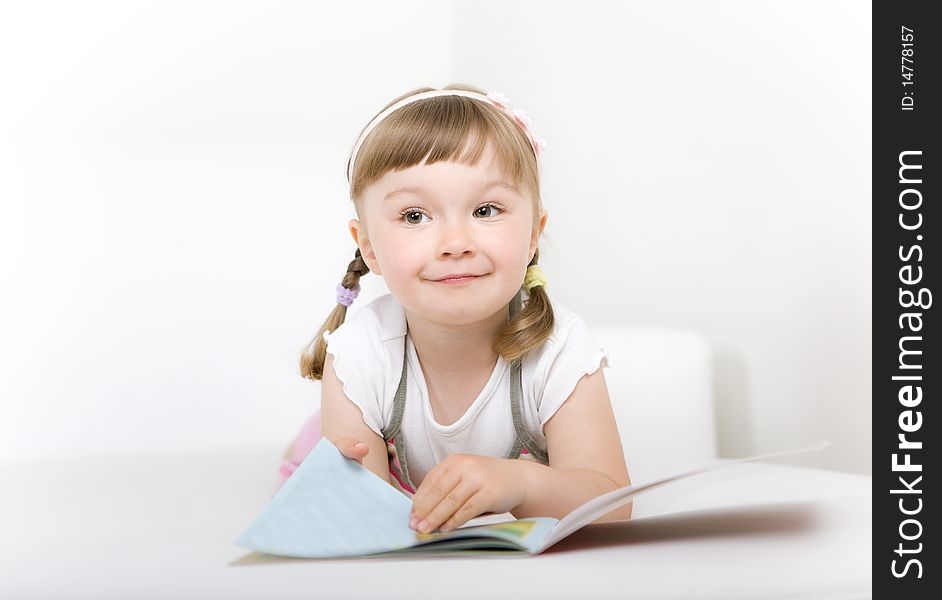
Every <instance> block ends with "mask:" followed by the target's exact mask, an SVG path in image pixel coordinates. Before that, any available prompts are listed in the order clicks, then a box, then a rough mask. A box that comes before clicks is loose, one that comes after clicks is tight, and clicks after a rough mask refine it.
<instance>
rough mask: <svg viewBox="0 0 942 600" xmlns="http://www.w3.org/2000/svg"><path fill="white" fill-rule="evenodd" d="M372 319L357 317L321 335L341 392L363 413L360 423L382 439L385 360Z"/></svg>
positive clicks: (364, 316)
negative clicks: (325, 343)
mask: <svg viewBox="0 0 942 600" xmlns="http://www.w3.org/2000/svg"><path fill="white" fill-rule="evenodd" d="M374 321H375V320H374V319H371V318H369V316H368V315H365V314H364V315H361V314H357V315H355V317H354V318H353V319H352V320H350V321H347V322H345V323H343V324H342V325H341V326H340V327H338V328H337V329H336V330H334V331H333V332H332V333H329V334H325V335H324V339H325V340H326V341H327V353H328V354H330V355H332V356H333V357H334V372H335V373H336V374H337V378H338V379H339V380H340V382H341V383H342V384H343V392H344V394H345V395H346V396H347V398H349V399H350V401H351V402H353V403H354V404H355V405H356V406H357V407H358V408H359V409H360V412H362V413H363V422H364V423H366V424H367V426H369V428H370V429H372V430H373V431H374V432H375V433H376V434H377V435H378V436H380V437H382V435H383V426H384V423H383V406H382V398H383V389H384V373H385V370H384V368H385V364H386V362H385V356H384V354H383V347H382V343H381V341H380V335H379V331H378V329H377V325H376V323H375V322H374Z"/></svg>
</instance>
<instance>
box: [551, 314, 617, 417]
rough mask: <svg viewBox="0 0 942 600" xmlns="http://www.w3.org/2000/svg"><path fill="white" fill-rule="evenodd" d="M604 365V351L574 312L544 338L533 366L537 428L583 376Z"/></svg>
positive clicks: (607, 357)
mask: <svg viewBox="0 0 942 600" xmlns="http://www.w3.org/2000/svg"><path fill="white" fill-rule="evenodd" d="M608 366H610V365H609V356H608V351H606V350H605V349H604V348H602V347H600V346H599V345H598V343H597V342H596V341H595V338H594V337H593V336H592V333H591V331H589V327H588V325H587V324H586V322H585V320H584V319H582V317H580V316H579V315H576V314H573V315H572V316H570V317H569V319H568V320H567V321H566V322H565V323H564V324H563V325H562V326H561V327H559V328H558V329H557V331H556V332H555V333H554V334H553V336H552V337H550V338H549V339H548V340H547V341H546V348H545V349H544V351H543V352H542V354H541V356H540V359H539V363H538V365H537V368H536V375H537V377H536V380H535V383H536V399H537V414H538V415H539V417H540V428H541V429H542V427H543V426H544V425H545V424H546V422H547V421H549V420H550V418H551V417H552V416H553V415H554V414H556V411H557V410H559V407H560V406H562V405H563V404H564V403H565V402H566V400H567V399H568V398H569V396H570V395H571V394H572V392H573V390H575V389H576V384H577V383H579V380H580V379H582V376H583V375H586V374H590V373H594V372H595V371H596V370H597V369H599V367H608Z"/></svg>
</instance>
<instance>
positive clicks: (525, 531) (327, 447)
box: [236, 438, 830, 558]
mask: <svg viewBox="0 0 942 600" xmlns="http://www.w3.org/2000/svg"><path fill="white" fill-rule="evenodd" d="M829 445H830V442H819V443H817V444H814V445H812V446H808V447H804V448H799V449H796V450H786V451H783V452H774V453H771V454H763V455H758V456H751V457H748V458H739V459H733V460H725V461H721V462H717V463H715V464H712V465H707V466H704V467H701V468H699V469H694V470H691V471H686V472H683V473H679V474H676V475H671V476H668V477H664V478H661V479H657V480H655V481H651V482H648V483H643V484H636V485H630V486H627V487H623V488H619V489H617V490H612V491H611V492H608V493H606V494H602V495H601V496H598V497H596V498H593V499H591V500H589V501H588V502H586V503H585V504H583V505H582V506H579V507H578V508H576V509H575V510H573V511H572V512H570V513H569V514H568V515H566V516H565V517H563V518H562V519H554V518H550V517H533V518H526V519H516V520H510V521H506V522H503V523H491V524H485V525H468V524H466V525H465V526H463V527H459V528H457V529H455V530H452V531H448V532H431V533H419V532H417V531H415V530H414V529H411V528H410V527H409V513H410V511H411V510H412V500H411V499H409V498H407V497H406V496H405V495H403V494H402V493H401V492H399V491H398V490H396V489H395V488H393V487H392V486H391V485H389V484H388V483H386V482H385V481H383V480H382V479H381V478H379V477H377V476H376V475H375V474H374V473H373V472H371V471H370V470H369V469H367V468H366V467H364V466H362V465H361V464H360V463H358V462H356V461H355V460H353V459H350V458H347V457H345V456H343V455H342V454H341V453H340V451H339V450H338V449H337V447H336V446H334V445H333V444H332V443H331V442H330V441H329V440H327V439H326V438H321V440H320V441H319V442H318V444H317V446H316V447H315V448H314V450H312V451H311V453H310V454H309V455H308V456H307V458H305V459H304V461H303V462H302V463H301V465H300V466H299V467H298V469H297V470H296V471H295V472H294V474H293V475H292V476H291V477H290V478H289V479H288V480H287V481H286V482H285V483H284V485H283V486H282V487H281V489H280V490H278V493H276V494H275V496H274V497H273V498H272V499H271V501H269V503H268V505H267V506H266V507H265V508H264V509H263V510H262V512H261V514H259V515H258V517H257V518H256V519H255V521H254V522H253V523H252V524H251V526H250V527H249V528H248V529H247V530H246V531H245V533H243V534H242V536H241V537H239V539H238V540H236V544H238V545H239V546H242V547H244V548H248V549H251V550H256V551H258V552H262V553H265V554H271V555H278V556H291V557H299V558H333V557H344V556H347V557H349V556H364V555H388V554H396V555H401V554H404V553H433V554H440V553H446V554H451V553H454V554H460V555H464V554H478V553H485V552H486V553H489V554H494V553H501V552H510V553H528V554H539V553H541V552H543V551H544V550H546V549H547V548H549V547H550V546H552V545H553V544H555V543H556V542H558V541H560V540H561V539H563V538H565V537H566V536H568V535H570V534H572V533H573V532H575V531H577V530H579V529H581V528H582V527H584V526H585V525H588V524H589V523H591V522H593V521H595V520H596V519H598V518H599V517H601V516H603V515H605V514H608V513H609V512H611V511H613V510H615V509H616V508H618V507H619V506H622V505H624V504H627V503H628V502H629V501H631V499H632V498H633V497H634V496H637V495H638V494H640V493H642V492H645V491H648V490H651V489H654V488H656V487H660V486H662V485H665V484H668V483H671V482H672V481H677V480H679V479H684V478H686V477H690V476H692V475H696V474H698V473H703V472H706V471H711V470H714V469H720V468H723V467H727V466H730V465H734V464H737V463H742V462H747V461H754V460H762V459H766V458H772V457H776V456H783V455H786V454H800V453H803V452H811V451H815V450H821V449H823V448H826V447H827V446H829Z"/></svg>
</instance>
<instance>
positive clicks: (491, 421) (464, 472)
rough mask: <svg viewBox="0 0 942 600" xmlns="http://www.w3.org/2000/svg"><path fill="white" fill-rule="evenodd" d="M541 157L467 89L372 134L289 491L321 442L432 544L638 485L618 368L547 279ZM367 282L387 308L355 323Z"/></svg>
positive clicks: (491, 99) (431, 97) (372, 307)
mask: <svg viewBox="0 0 942 600" xmlns="http://www.w3.org/2000/svg"><path fill="white" fill-rule="evenodd" d="M544 146H545V143H544V142H543V140H542V139H541V138H540V137H539V136H538V135H537V134H536V133H535V132H533V131H532V129H531V128H530V119H529V118H528V117H527V115H526V113H524V112H523V111H522V110H513V109H511V108H510V107H509V106H508V101H507V98H506V97H505V96H503V95H502V94H500V93H499V92H492V93H490V94H485V93H484V92H483V91H481V90H479V89H477V88H474V87H471V86H466V85H451V86H448V87H446V88H444V89H441V90H436V89H434V88H420V89H417V90H415V91H413V92H409V93H408V94H406V95H404V96H401V97H399V98H397V99H396V100H394V101H393V102H391V103H390V104H388V105H387V106H386V107H385V108H384V109H383V110H382V111H381V112H380V113H379V114H378V115H376V116H375V117H374V118H373V119H372V120H371V121H370V122H369V124H368V125H367V126H366V127H365V128H364V129H363V131H362V132H361V133H360V137H359V139H358V140H357V142H356V144H355V145H354V147H353V151H352V152H351V154H350V158H349V160H348V162H347V179H348V181H349V183H350V197H351V199H352V200H353V203H354V205H355V207H356V215H357V217H359V219H351V221H350V222H349V228H350V233H351V234H352V236H353V239H354V241H355V242H356V244H357V246H358V249H357V250H356V253H355V258H354V259H353V261H352V262H350V264H349V265H348V266H347V273H346V275H345V276H344V277H343V279H342V281H341V282H340V283H339V284H338V285H337V306H336V307H335V308H334V310H333V312H332V313H331V314H330V316H329V317H328V318H327V320H326V321H325V323H324V324H323V325H322V326H321V328H320V330H319V331H318V332H317V335H315V336H314V339H313V340H312V341H311V343H310V345H309V346H308V348H307V349H306V350H305V351H304V352H303V353H302V356H301V373H302V375H304V376H305V377H307V378H310V379H314V380H321V383H322V397H321V407H320V415H317V414H315V415H314V416H313V417H312V418H311V419H310V420H309V421H308V422H307V424H306V425H305V426H304V428H303V429H302V431H301V434H300V435H299V437H298V439H297V440H296V441H295V443H294V447H293V449H292V450H290V451H289V453H288V455H287V456H286V459H287V460H286V461H285V462H284V464H282V467H281V473H282V482H283V481H284V480H285V479H287V477H290V476H291V474H292V473H293V472H294V469H295V468H296V467H297V466H298V465H299V464H300V463H301V461H302V460H303V459H304V457H305V456H307V454H308V453H309V452H310V451H311V449H312V448H313V447H314V446H315V445H316V444H317V442H318V440H319V439H320V437H321V435H323V436H325V437H326V438H327V439H329V440H330V441H331V442H332V443H333V444H334V445H335V446H336V447H337V448H338V449H339V450H340V452H341V453H342V454H343V455H345V456H347V457H348V458H351V459H354V460H356V461H358V462H360V464H362V465H363V466H364V467H366V468H368V469H369V470H370V471H372V472H373V473H375V474H376V475H377V476H379V477H380V478H381V479H383V480H385V481H387V482H388V483H389V484H390V485H392V486H393V487H395V488H396V489H398V490H399V491H401V492H402V493H403V494H406V495H407V496H409V497H411V498H412V501H413V510H412V517H413V518H412V521H411V523H410V525H411V526H412V527H413V528H415V529H417V530H418V531H421V532H429V531H434V530H436V529H439V530H441V531H448V530H451V529H455V528H456V527H459V526H461V525H462V524H463V523H465V522H467V521H468V520H470V519H473V518H475V517H477V516H479V515H481V514H484V513H504V512H511V513H512V514H513V515H514V516H515V517H517V518H523V517H527V516H541V517H554V518H562V517H563V516H565V515H566V514H567V513H568V512H569V511H570V510H572V509H573V508H575V507H577V506H578V505H580V504H582V503H583V502H585V501H587V500H589V499H590V498H593V497H595V496H598V495H600V494H603V493H605V492H608V491H611V490H613V489H615V488H616V487H622V486H626V485H629V484H630V481H629V478H628V471H627V467H626V465H625V459H624V456H623V451H622V446H621V441H620V438H619V434H618V429H617V427H616V424H615V419H614V416H613V414H612V409H611V404H610V401H609V397H608V391H607V388H606V385H605V378H604V375H603V373H602V369H601V368H600V367H601V366H602V361H603V360H606V361H607V359H608V355H607V353H606V352H605V350H604V349H601V348H599V347H598V345H597V344H596V343H595V341H594V339H593V338H592V336H591V334H590V332H589V330H588V327H587V325H586V323H585V321H584V320H583V319H582V318H581V317H579V316H578V315H575V314H573V313H572V312H570V311H569V310H568V309H566V308H565V307H564V306H562V305H560V304H559V303H558V302H556V301H555V300H553V299H551V298H550V297H549V296H548V295H547V293H546V278H545V277H544V276H543V274H542V273H541V271H540V269H539V267H538V266H537V260H538V258H539V249H538V247H537V242H538V240H539V236H540V235H541V234H542V232H543V228H544V227H545V225H546V218H547V213H546V211H545V210H543V209H542V203H541V199H540V161H539V157H540V152H541V150H542V149H543V147H544ZM371 271H372V272H373V273H376V274H377V275H382V276H383V278H384V280H385V283H386V284H387V286H388V288H389V290H390V291H391V293H390V294H386V295H384V296H381V297H379V298H377V299H375V300H373V301H372V302H370V303H368V304H366V305H365V306H363V307H362V308H360V309H359V310H358V311H356V312H355V313H354V314H353V315H352V317H351V319H350V320H349V321H347V320H346V314H347V307H349V306H350V305H351V303H352V302H353V300H354V298H356V296H357V293H358V292H359V290H360V286H359V284H358V282H359V280H360V277H362V276H363V275H365V274H366V273H369V272H371ZM606 366H607V362H606ZM630 514H631V505H630V504H629V505H627V506H626V507H622V508H619V509H618V510H616V511H613V512H612V513H610V514H608V515H605V516H604V517H602V518H600V519H599V521H602V520H614V519H627V518H629V517H630Z"/></svg>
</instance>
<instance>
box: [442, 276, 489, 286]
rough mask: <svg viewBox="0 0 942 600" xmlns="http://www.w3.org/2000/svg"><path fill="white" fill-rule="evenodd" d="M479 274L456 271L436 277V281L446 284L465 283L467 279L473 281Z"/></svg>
mask: <svg viewBox="0 0 942 600" xmlns="http://www.w3.org/2000/svg"><path fill="white" fill-rule="evenodd" d="M478 277H479V275H475V274H473V273H456V274H454V275H447V276H445V277H443V278H441V279H436V280H435V281H436V282H437V283H444V284H446V285H457V284H462V283H467V282H469V281H474V280H475V279H477V278H478Z"/></svg>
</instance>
